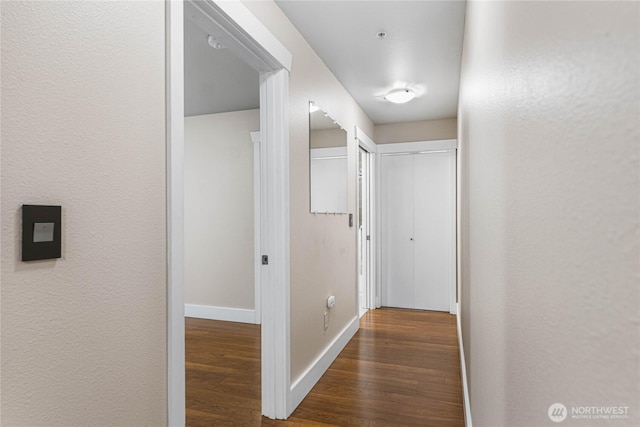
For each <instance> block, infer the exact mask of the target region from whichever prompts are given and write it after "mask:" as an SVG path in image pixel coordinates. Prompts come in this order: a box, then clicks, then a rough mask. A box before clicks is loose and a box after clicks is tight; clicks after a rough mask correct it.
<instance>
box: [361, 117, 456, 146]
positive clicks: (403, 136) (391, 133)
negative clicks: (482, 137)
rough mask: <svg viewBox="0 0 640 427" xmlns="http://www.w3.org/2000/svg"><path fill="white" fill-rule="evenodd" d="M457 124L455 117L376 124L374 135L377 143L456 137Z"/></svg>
mask: <svg viewBox="0 0 640 427" xmlns="http://www.w3.org/2000/svg"><path fill="white" fill-rule="evenodd" d="M457 125H458V124H457V120H456V118H455V117H454V118H451V119H440V120H423V121H420V122H405V123H391V124H386V125H376V126H375V130H374V134H373V135H372V137H373V141H374V142H375V143H376V144H389V143H395V142H415V141H434V140H438V139H456V137H457V131H458V129H457Z"/></svg>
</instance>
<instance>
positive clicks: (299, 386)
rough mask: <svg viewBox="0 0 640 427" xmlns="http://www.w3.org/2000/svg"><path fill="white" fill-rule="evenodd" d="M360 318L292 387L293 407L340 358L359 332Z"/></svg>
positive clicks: (339, 336) (350, 324)
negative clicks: (341, 353)
mask: <svg viewBox="0 0 640 427" xmlns="http://www.w3.org/2000/svg"><path fill="white" fill-rule="evenodd" d="M359 321H360V320H359V317H358V316H356V317H354V318H353V320H351V322H350V323H349V324H348V325H347V326H346V327H345V328H344V329H343V330H342V331H341V332H340V334H338V336H337V337H336V338H335V339H334V340H333V341H332V342H331V344H329V346H328V347H327V348H326V349H325V350H324V351H323V352H322V354H321V355H320V356H318V358H317V359H316V360H315V361H314V362H313V363H312V364H311V365H310V366H309V368H307V370H306V371H304V373H302V375H300V377H299V378H298V379H297V380H296V381H295V382H294V383H293V384H292V385H291V399H292V402H293V407H294V408H295V407H297V406H298V405H299V404H300V402H302V400H303V399H304V398H305V396H306V395H307V394H308V393H309V392H310V391H311V389H312V388H313V386H314V385H315V384H316V383H317V382H318V380H320V378H321V377H322V375H324V373H325V372H326V371H327V369H329V366H331V364H332V363H333V361H334V360H336V358H337V357H338V355H339V354H340V352H341V351H342V350H343V349H344V348H345V346H346V345H347V344H348V343H349V341H350V340H351V338H353V336H354V335H355V334H356V332H358V328H359Z"/></svg>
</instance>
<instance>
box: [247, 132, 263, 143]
mask: <svg viewBox="0 0 640 427" xmlns="http://www.w3.org/2000/svg"><path fill="white" fill-rule="evenodd" d="M249 135H250V136H251V142H253V143H254V144H260V131H259V130H258V131H255V132H249Z"/></svg>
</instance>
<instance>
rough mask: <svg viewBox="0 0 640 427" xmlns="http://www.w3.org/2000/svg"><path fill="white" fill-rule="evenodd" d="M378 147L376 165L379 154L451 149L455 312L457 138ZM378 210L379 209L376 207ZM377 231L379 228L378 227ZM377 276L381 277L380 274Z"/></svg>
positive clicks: (452, 300) (453, 301)
mask: <svg viewBox="0 0 640 427" xmlns="http://www.w3.org/2000/svg"><path fill="white" fill-rule="evenodd" d="M377 149H378V165H380V164H381V163H380V156H381V155H384V154H401V153H402V154H405V153H406V154H415V153H427V152H433V151H452V154H453V155H452V156H451V177H452V178H451V179H452V180H453V182H452V185H451V213H452V218H451V254H450V259H451V261H450V267H449V268H450V271H451V282H450V283H449V313H450V314H457V312H458V308H457V307H458V306H457V302H458V301H457V300H458V297H457V296H458V293H457V283H458V279H457V275H458V271H457V243H458V242H457V234H456V224H457V222H456V221H457V219H456V218H457V192H456V191H457V151H458V140H457V139H442V140H434V141H416V142H400V143H391V144H379V145H378V146H377ZM379 171H380V168H378V183H379V182H380V181H379V180H380V174H379ZM377 188H378V200H381V198H380V197H381V196H380V194H381V193H380V191H381V189H380V185H378V187H377ZM378 212H380V209H378ZM378 231H380V229H379V228H378ZM378 256H379V258H378V260H379V261H380V263H381V260H382V258H381V254H380V253H379V254H378ZM378 277H380V278H381V275H379V276H378ZM380 286H382V282H381V281H380Z"/></svg>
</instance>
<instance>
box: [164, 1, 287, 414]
mask: <svg viewBox="0 0 640 427" xmlns="http://www.w3.org/2000/svg"><path fill="white" fill-rule="evenodd" d="M165 8H166V10H165V11H166V13H165V33H166V39H167V40H166V123H167V124H166V126H167V133H166V138H167V141H166V150H167V151H166V155H167V211H166V215H167V401H168V402H167V423H168V425H169V426H183V425H184V424H185V412H186V411H185V353H184V343H185V330H184V71H183V66H184V33H183V31H184V21H183V20H184V17H185V16H184V10H185V9H187V10H188V13H190V14H192V15H191V16H189V19H194V20H196V22H197V24H198V25H201V26H202V27H203V28H205V29H206V31H207V32H208V33H209V34H211V35H213V36H214V37H215V38H216V39H217V40H218V41H220V42H221V43H222V44H223V45H225V46H226V47H227V48H228V49H229V50H231V51H233V52H234V53H235V54H237V55H238V56H239V57H240V58H241V59H243V60H244V61H245V62H247V63H248V64H249V65H251V66H252V67H253V68H255V69H256V70H258V72H259V73H260V140H261V141H262V143H261V145H262V147H261V150H260V152H261V154H260V170H261V204H260V206H261V212H260V213H261V215H260V222H261V227H260V228H261V232H262V233H261V239H260V240H261V241H260V248H261V250H260V254H261V255H268V257H269V258H268V265H262V266H261V291H262V292H261V304H260V306H261V311H262V316H261V317H262V328H261V330H262V337H261V339H262V346H261V347H262V355H261V356H262V363H261V365H262V385H261V387H262V414H263V415H265V416H267V417H269V418H286V417H287V416H288V415H289V414H290V413H291V411H292V408H291V391H290V383H291V378H290V343H289V330H290V324H289V314H290V313H289V274H290V257H289V245H290V237H289V236H290V228H289V225H290V208H289V207H290V197H289V72H290V70H291V62H292V55H291V53H290V52H289V51H288V50H287V48H286V47H285V46H284V45H282V44H281V43H280V42H279V41H278V40H277V39H276V38H275V36H273V34H272V33H271V32H270V31H269V30H268V29H267V28H266V27H265V26H264V25H263V24H262V23H261V22H260V21H259V20H258V19H257V18H256V17H255V16H254V15H253V14H252V13H251V12H250V11H249V10H248V9H247V8H246V6H244V5H243V4H242V3H240V2H227V1H221V0H204V1H198V2H197V3H196V2H194V1H192V0H189V1H186V2H182V1H175V0H170V1H167V2H166V4H165ZM267 202H268V203H267Z"/></svg>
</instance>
